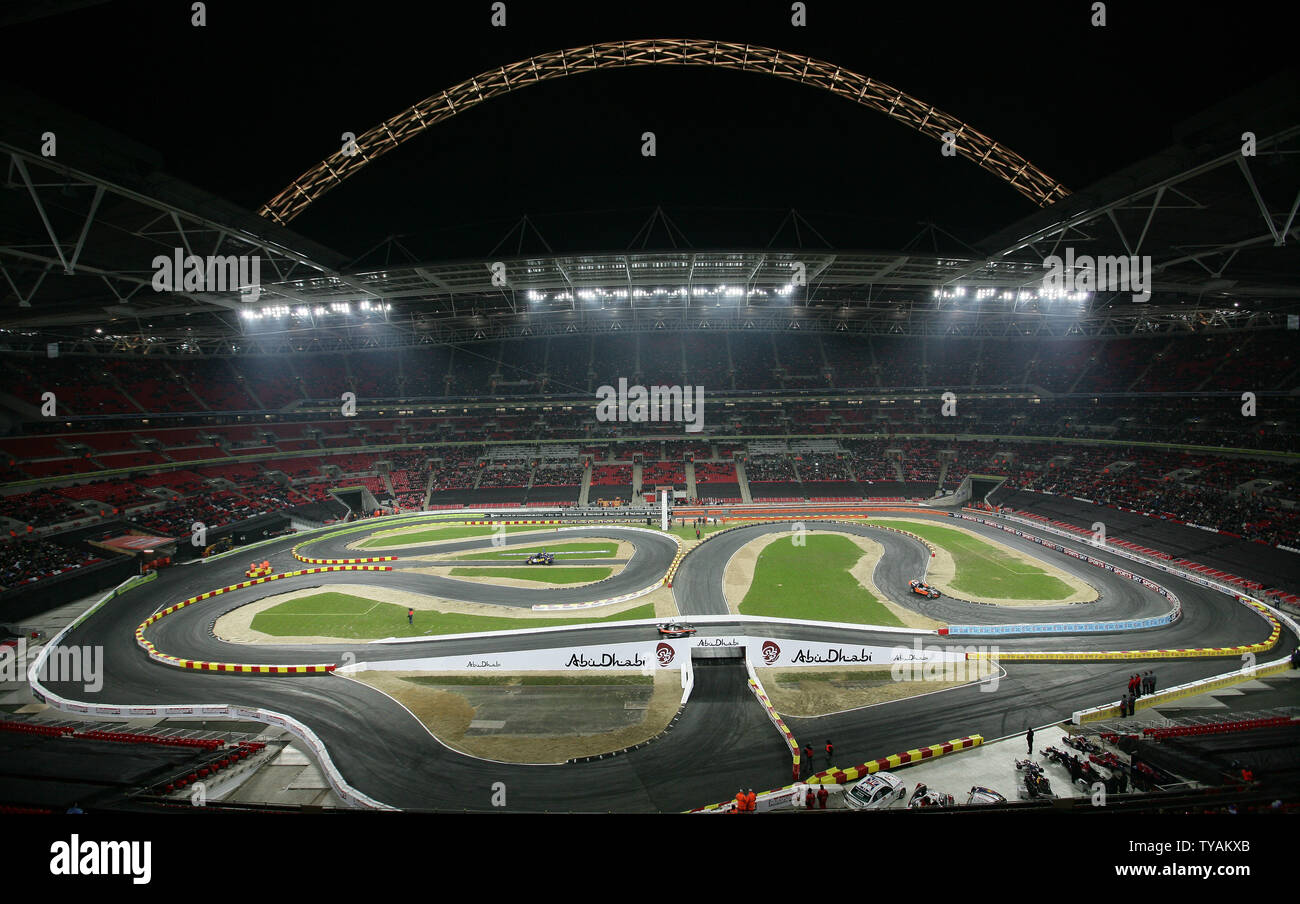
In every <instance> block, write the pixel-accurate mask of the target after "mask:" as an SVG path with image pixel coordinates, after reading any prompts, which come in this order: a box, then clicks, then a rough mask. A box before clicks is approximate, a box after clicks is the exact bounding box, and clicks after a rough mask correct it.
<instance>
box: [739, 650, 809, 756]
mask: <svg viewBox="0 0 1300 904" xmlns="http://www.w3.org/2000/svg"><path fill="white" fill-rule="evenodd" d="M750 675H751V676H752V677H750V679H749V689H750V691H752V692H753V694H754V696H755V697H757V698H758V702H759V703H761V704H762V706H763V709H764V710H765V711H766V712H767V717H768V718H769V719H770V720H772V724H773V725H775V726H776V730H777V731H779V732H781V736H782V737H784V738H785V743H786V745H787V746H788V747H789V748H790V758H791V761H792V762H791V766H792V769H793V772H794V777H795V780H796V781H797V780H798V778H799V742H798V741H796V740H795V739H794V733H793V732H792V731H790V729H789V728H787V727H786V724H785V721H784V720H782V718H781V715H780V714H779V713H778V712H777V711H776V707H775V706H773V705H772V701H771V700H769V699H767V691H765V690H764V689H763V685H762V683H761V682H760V681H759V680H758V678H757V676H754V673H753V668H752V667H751V668H750Z"/></svg>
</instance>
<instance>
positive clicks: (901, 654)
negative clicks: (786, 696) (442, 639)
mask: <svg viewBox="0 0 1300 904" xmlns="http://www.w3.org/2000/svg"><path fill="white" fill-rule="evenodd" d="M693 648H698V649H701V650H719V649H727V648H729V649H736V650H737V651H739V649H740V648H743V649H744V650H745V657H746V659H747V660H748V661H749V662H750V663H752V664H753V665H755V666H765V667H771V668H785V667H799V666H827V665H879V666H886V667H890V666H893V665H894V663H897V662H961V661H964V660H965V658H966V654H965V653H964V652H948V651H944V650H939V649H931V648H928V647H921V646H920V643H919V641H918V642H917V643H916V644H914V645H913V646H895V647H881V646H868V645H864V644H832V643H823V642H819V641H808V640H789V639H786V638H772V637H761V636H760V637H748V636H745V635H734V636H723V637H693V638H681V639H666V640H660V641H653V640H649V641H641V642H637V643H613V644H593V645H589V646H573V647H553V648H550V649H543V650H510V651H502V652H499V653H473V654H467V655H462V656H425V657H418V658H411V659H392V660H381V661H372V662H359V663H355V664H353V665H347V666H343V667H341V668H339V669H338V670H337V671H339V672H344V673H346V672H358V671H363V670H366V669H370V670H374V671H395V672H455V671H466V672H476V671H487V672H490V671H501V672H540V671H547V672H564V671H573V672H582V671H587V670H594V669H599V670H602V671H637V672H648V671H653V670H655V669H661V668H672V669H679V668H683V667H685V666H686V665H688V664H689V662H690V658H691V650H692V649H693Z"/></svg>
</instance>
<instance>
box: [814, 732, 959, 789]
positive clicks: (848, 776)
mask: <svg viewBox="0 0 1300 904" xmlns="http://www.w3.org/2000/svg"><path fill="white" fill-rule="evenodd" d="M983 743H984V736H983V735H977V734H976V735H968V736H966V737H964V738H957V739H956V740H955V741H948V742H946V743H943V744H932V745H931V746H929V747H918V748H917V749H915V750H908V751H906V752H904V753H895V754H894V755H892V756H887V757H883V758H881V759H878V760H871V761H869V762H866V763H861V764H859V765H857V766H850V767H849V768H848V769H827V770H825V771H823V772H818V773H817V774H816V775H813V776H810V777H809V778H807V779H805V781H806V782H807V783H808V784H810V785H843V784H846V783H848V782H852V781H856V780H857V779H859V778H862V777H863V776H864V775H871V774H873V773H876V772H883V771H884V770H886V769H897V768H899V767H900V766H910V765H913V764H915V763H920V762H923V761H925V760H932V759H935V758H936V757H941V756H944V755H945V754H949V753H956V752H957V751H959V750H970V749H971V748H972V747H978V746H979V745H980V744H983Z"/></svg>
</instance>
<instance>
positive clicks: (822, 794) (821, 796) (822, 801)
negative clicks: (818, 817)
mask: <svg viewBox="0 0 1300 904" xmlns="http://www.w3.org/2000/svg"><path fill="white" fill-rule="evenodd" d="M830 796H831V793H830V792H829V791H827V790H826V786H825V785H822V787H821V790H820V791H818V792H817V806H818V807H820V808H821V809H823V810H825V809H826V801H827V799H828V798H829V797H830Z"/></svg>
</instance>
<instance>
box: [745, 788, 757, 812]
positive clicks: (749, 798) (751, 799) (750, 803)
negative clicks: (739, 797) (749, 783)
mask: <svg viewBox="0 0 1300 904" xmlns="http://www.w3.org/2000/svg"><path fill="white" fill-rule="evenodd" d="M745 805H746V808H747V810H748V811H749V812H750V813H757V812H758V795H757V794H755V793H754V789H753V788H750V789H749V793H747V794H746V795H745Z"/></svg>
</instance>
